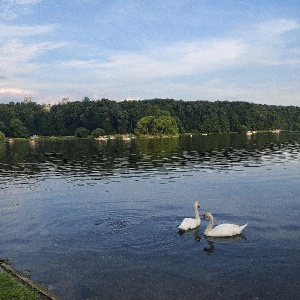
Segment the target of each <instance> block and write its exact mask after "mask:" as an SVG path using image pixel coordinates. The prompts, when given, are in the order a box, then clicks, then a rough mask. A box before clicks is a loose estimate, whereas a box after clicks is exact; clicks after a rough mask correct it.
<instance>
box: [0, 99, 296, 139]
mask: <svg viewBox="0 0 300 300" xmlns="http://www.w3.org/2000/svg"><path fill="white" fill-rule="evenodd" d="M265 130H272V131H278V130H284V131H300V107H298V106H275V105H263V104H255V103H249V102H242V101H236V102H229V101H215V102H210V101H202V100H199V101H183V100H174V99H152V100H139V101H127V100H124V101H120V102H116V101H113V100H109V99H101V100H90V99H89V98H88V97H85V98H84V99H83V100H82V101H74V102H67V103H60V104H55V105H41V104H38V103H35V102H21V103H13V102H11V103H9V104H0V141H3V140H5V138H6V137H8V138H29V137H35V136H38V137H53V136H54V137H68V136H76V137H77V138H86V137H89V136H91V137H92V138H96V139H99V137H102V139H104V137H108V136H109V137H111V138H119V137H120V138H122V139H123V140H124V138H123V137H124V136H127V137H126V138H127V139H128V137H130V138H132V137H134V136H136V137H143V136H145V137H148V138H149V137H152V136H158V137H164V136H177V135H178V134H192V135H194V134H202V135H206V134H220V133H221V134H222V133H232V132H238V133H248V134H254V133H255V132H262V131H265ZM33 139H34V138H33Z"/></svg>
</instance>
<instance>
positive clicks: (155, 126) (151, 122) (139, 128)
mask: <svg viewBox="0 0 300 300" xmlns="http://www.w3.org/2000/svg"><path fill="white" fill-rule="evenodd" d="M146 115H147V116H146V117H143V118H141V120H140V121H139V122H138V123H137V125H136V128H135V134H136V135H137V136H141V135H154V136H164V135H167V136H169V135H177V134H178V127H177V124H176V120H175V119H174V118H172V117H170V113H169V112H167V111H163V110H160V109H159V107H158V106H156V105H149V106H148V107H147V109H146Z"/></svg>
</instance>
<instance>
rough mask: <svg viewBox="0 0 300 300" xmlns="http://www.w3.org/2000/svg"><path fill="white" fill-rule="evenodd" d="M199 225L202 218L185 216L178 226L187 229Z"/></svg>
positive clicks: (183, 229) (180, 228)
mask: <svg viewBox="0 0 300 300" xmlns="http://www.w3.org/2000/svg"><path fill="white" fill-rule="evenodd" d="M199 225H200V220H199V221H197V220H196V219H193V218H185V219H183V221H182V222H181V224H180V225H179V226H178V229H179V230H182V231H187V230H191V229H195V228H196V227H198V226H199Z"/></svg>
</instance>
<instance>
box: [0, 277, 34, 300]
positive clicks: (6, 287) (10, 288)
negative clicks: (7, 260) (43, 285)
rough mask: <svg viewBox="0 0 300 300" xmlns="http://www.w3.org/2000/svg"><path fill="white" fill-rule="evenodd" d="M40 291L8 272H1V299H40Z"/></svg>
mask: <svg viewBox="0 0 300 300" xmlns="http://www.w3.org/2000/svg"><path fill="white" fill-rule="evenodd" d="M38 299H39V296H38V293H37V292H35V291H33V290H31V289H30V288H29V287H27V286H24V285H22V284H21V283H20V282H19V281H18V280H17V279H16V278H15V277H13V276H12V275H11V274H9V273H7V272H0V300H38Z"/></svg>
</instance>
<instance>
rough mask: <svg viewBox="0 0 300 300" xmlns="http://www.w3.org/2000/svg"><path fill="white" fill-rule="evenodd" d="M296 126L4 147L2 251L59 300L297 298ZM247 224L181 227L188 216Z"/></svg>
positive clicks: (299, 188) (0, 164) (0, 167)
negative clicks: (228, 228)
mask: <svg viewBox="0 0 300 300" xmlns="http://www.w3.org/2000/svg"><path fill="white" fill-rule="evenodd" d="M299 182H300V133H285V132H282V133H280V134H271V133H270V134H267V133H265V134H262V133H260V134H255V135H252V136H250V137H247V136H246V135H242V134H231V135H207V136H200V135H199V136H196V135H195V136H193V137H190V136H182V137H180V138H172V139H148V140H141V139H136V140H132V141H129V142H123V141H119V140H112V141H108V142H107V143H103V142H100V143H99V142H96V141H94V140H65V141H63V140H56V139H49V140H40V141H37V142H36V143H35V144H30V143H29V142H15V143H14V144H12V145H11V144H8V143H6V144H5V143H1V144H0V228H1V233H0V257H2V258H8V259H9V260H10V261H11V262H12V264H13V266H14V267H15V268H17V269H19V270H21V271H22V272H25V273H27V274H28V275H30V276H31V278H32V279H33V280H36V281H37V282H39V283H41V284H43V285H45V286H47V287H48V288H49V289H51V290H52V291H53V292H55V293H56V294H58V295H59V296H61V297H62V298H63V299H70V300H71V299H72V300H76V299H296V298H298V297H299V295H300V285H299V278H300V267H299V266H300V226H299V211H300V201H299V196H300V185H299ZM195 200H198V201H199V202H200V206H201V210H200V213H201V215H203V214H204V213H205V212H206V211H210V212H212V214H213V215H214V217H215V221H216V223H217V224H220V223H223V222H229V223H237V224H241V225H242V224H244V223H249V225H248V227H246V229H245V230H244V232H243V236H237V237H236V238H223V239H216V238H206V237H204V235H203V232H204V229H205V227H206V225H207V224H208V221H207V220H203V221H202V223H201V226H200V227H199V228H198V229H196V230H194V231H191V232H187V233H185V234H182V235H180V234H178V231H177V227H178V225H179V224H180V222H181V221H182V219H183V218H184V217H193V216H194V212H193V203H194V201H195Z"/></svg>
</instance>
